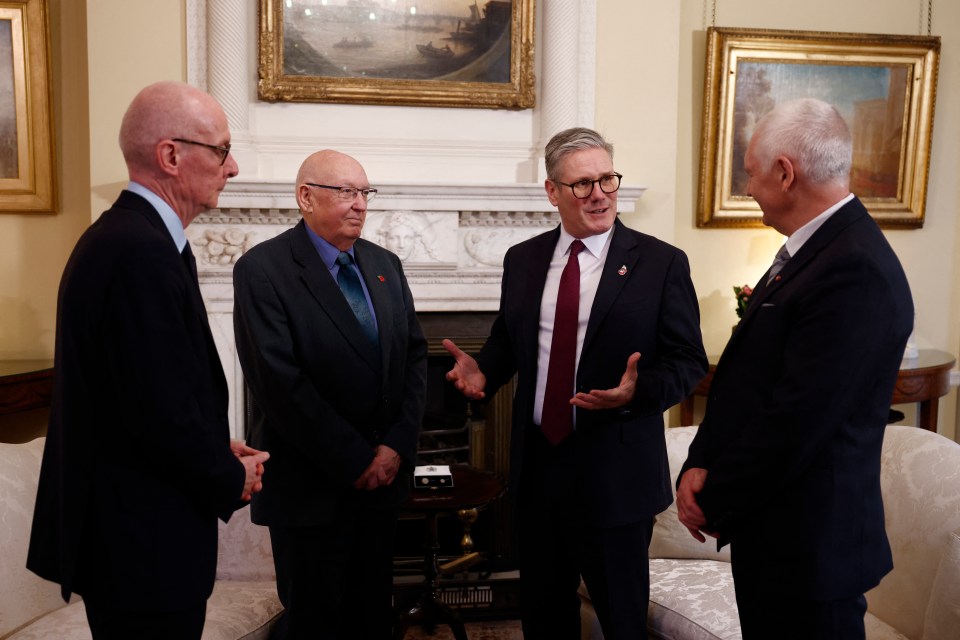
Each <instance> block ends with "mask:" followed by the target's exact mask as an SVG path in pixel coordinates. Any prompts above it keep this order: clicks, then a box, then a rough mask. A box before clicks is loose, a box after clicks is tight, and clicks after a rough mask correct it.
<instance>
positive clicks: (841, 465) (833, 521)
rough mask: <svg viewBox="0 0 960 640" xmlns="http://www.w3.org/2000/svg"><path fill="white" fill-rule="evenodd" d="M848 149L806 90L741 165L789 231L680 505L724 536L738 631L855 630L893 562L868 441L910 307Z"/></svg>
mask: <svg viewBox="0 0 960 640" xmlns="http://www.w3.org/2000/svg"><path fill="white" fill-rule="evenodd" d="M851 158H852V140H851V136H850V132H849V130H848V129H847V126H846V124H845V123H844V121H843V118H842V117H841V116H840V114H839V113H838V112H837V111H836V109H834V108H833V107H831V106H830V105H828V104H825V103H823V102H820V101H818V100H809V99H807V100H799V101H794V102H788V103H784V104H782V105H780V106H778V107H776V108H775V109H774V110H773V111H771V112H770V113H769V114H767V115H766V116H765V117H764V118H762V119H761V120H760V122H759V123H758V124H757V127H756V130H755V133H754V135H753V138H752V139H751V141H750V145H749V147H748V148H747V153H746V156H745V158H744V168H745V169H746V172H747V174H748V176H749V184H748V189H749V193H750V195H751V196H752V197H753V198H754V199H755V200H756V201H757V203H758V204H759V205H760V208H761V209H762V210H763V222H764V224H766V225H768V226H771V227H773V228H774V229H776V230H777V231H779V232H780V233H782V234H783V235H785V236H787V240H786V243H785V244H784V247H783V248H782V249H781V251H780V252H778V255H777V259H776V260H775V262H774V265H773V266H772V267H771V268H770V271H768V272H767V274H765V275H764V276H763V277H762V278H761V280H760V283H759V284H758V285H757V286H756V287H755V288H754V290H753V294H752V295H751V297H750V301H749V304H748V306H747V309H746V312H745V313H744V315H743V319H742V320H741V321H740V324H739V325H738V326H737V328H736V330H735V331H734V333H733V336H732V337H731V338H730V342H729V343H728V344H727V347H726V349H725V350H724V353H723V355H722V356H721V358H720V361H719V363H718V365H717V370H716V373H715V374H714V376H713V381H712V384H711V386H710V395H709V397H708V399H707V408H706V414H705V415H704V419H703V423H702V424H701V425H700V429H699V431H698V433H697V436H696V438H695V439H694V441H693V443H692V444H691V446H690V453H689V457H688V459H687V461H686V463H685V464H684V467H683V470H682V471H681V473H682V476H681V478H680V480H679V483H678V491H677V505H678V510H679V514H680V520H681V522H682V523H683V524H684V525H686V526H687V528H688V529H689V530H690V532H691V533H692V534H693V535H694V536H695V537H697V538H698V539H700V540H701V541H702V540H704V537H703V532H709V533H710V534H713V535H718V536H719V538H720V544H725V543H726V542H730V543H731V553H732V561H733V577H734V581H735V584H736V593H737V605H738V607H739V610H740V621H741V626H742V629H743V637H744V638H746V639H747V640H750V639H752V638H757V639H761V640H762V639H766V638H798V639H799V638H803V639H809V638H817V639H818V640H829V639H831V638H836V639H844V640H849V639H854V638H863V637H864V622H863V616H864V613H865V611H866V601H865V599H864V597H863V594H864V592H865V591H866V590H868V589H870V588H872V587H873V586H875V585H876V584H877V583H878V582H879V581H880V578H882V577H883V576H884V574H886V573H887V572H888V571H889V570H890V569H891V566H892V562H891V556H890V547H889V545H888V543H887V537H886V533H885V532H884V524H883V503H882V501H881V497H880V449H881V445H882V443H883V432H884V428H885V425H886V422H887V417H888V412H889V408H890V398H891V396H892V393H893V386H894V383H895V381H896V378H897V370H898V369H899V365H900V361H901V358H902V357H903V349H904V346H905V345H906V342H907V338H908V337H909V334H910V330H911V327H912V325H913V303H912V300H911V297H910V289H909V287H908V285H907V279H906V277H905V276H904V273H903V269H902V268H901V266H900V262H899V261H898V260H897V257H896V255H894V253H893V250H892V249H891V248H890V245H889V244H888V243H887V241H886V239H885V238H884V237H883V233H881V231H880V229H879V228H878V227H877V225H876V223H875V222H874V221H873V219H872V218H871V217H870V215H869V214H868V213H867V211H866V209H864V207H863V205H862V204H861V203H860V201H859V200H858V199H857V198H856V197H855V196H854V195H853V194H851V193H850V186H849V184H850V183H849V176H850V166H851Z"/></svg>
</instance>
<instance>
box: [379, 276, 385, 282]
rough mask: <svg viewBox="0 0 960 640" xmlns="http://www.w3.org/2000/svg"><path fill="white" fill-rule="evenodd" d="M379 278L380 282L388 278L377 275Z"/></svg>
mask: <svg viewBox="0 0 960 640" xmlns="http://www.w3.org/2000/svg"><path fill="white" fill-rule="evenodd" d="M377 280H379V281H380V282H386V281H387V279H386V278H384V277H383V276H377Z"/></svg>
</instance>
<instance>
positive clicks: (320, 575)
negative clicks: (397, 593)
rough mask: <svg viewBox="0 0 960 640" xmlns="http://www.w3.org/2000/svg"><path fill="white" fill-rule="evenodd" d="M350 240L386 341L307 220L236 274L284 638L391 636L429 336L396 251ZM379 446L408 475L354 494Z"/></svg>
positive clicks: (261, 498)
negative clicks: (335, 271) (368, 329)
mask: <svg viewBox="0 0 960 640" xmlns="http://www.w3.org/2000/svg"><path fill="white" fill-rule="evenodd" d="M353 249H354V256H355V258H356V264H357V267H358V268H359V269H360V272H361V274H362V277H363V279H364V281H365V283H366V285H367V290H368V291H369V292H370V300H371V302H372V304H373V310H374V313H375V315H376V318H377V326H378V330H379V339H380V340H379V341H380V345H379V348H377V347H375V346H374V345H373V343H372V342H371V341H370V339H369V338H368V337H367V336H366V334H364V332H363V329H362V328H361V325H360V323H359V322H358V321H357V318H356V316H354V314H353V311H351V309H350V306H349V304H348V303H347V301H346V299H345V298H344V295H343V293H342V292H341V290H340V288H339V286H338V285H337V282H336V280H334V278H333V277H331V273H330V270H329V269H328V267H327V265H326V264H325V263H324V261H323V260H322V259H321V257H320V255H319V254H318V252H317V249H316V248H315V247H314V246H313V244H311V242H310V238H309V237H308V235H307V229H306V226H305V223H304V222H303V221H302V220H301V221H300V222H299V223H298V224H297V226H295V227H294V228H293V229H289V230H287V231H285V232H284V233H282V234H280V235H279V236H277V237H276V238H274V239H272V240H268V241H266V242H262V243H260V244H259V245H257V246H256V247H254V248H253V249H251V250H250V251H249V252H247V254H246V255H245V256H244V257H243V258H241V259H240V260H239V261H238V262H237V265H236V268H235V269H234V288H235V292H236V300H235V310H234V325H235V329H236V339H237V353H238V355H239V356H240V364H241V365H242V366H243V373H244V376H245V377H246V381H247V384H248V386H249V389H250V393H251V395H250V405H251V417H252V423H251V432H250V439H251V443H252V445H253V446H255V447H264V450H268V451H270V462H269V467H268V469H269V474H270V475H269V482H266V481H265V482H264V486H263V491H262V492H261V493H258V494H256V495H255V496H254V499H253V507H252V509H253V510H252V516H253V521H254V522H256V523H257V524H264V525H269V526H270V535H271V541H272V543H273V548H274V560H275V564H276V566H277V584H278V588H279V591H280V597H281V601H283V602H284V604H285V605H286V607H287V612H288V615H287V616H286V618H285V620H283V621H282V622H281V624H280V625H279V626H280V627H281V631H280V633H279V635H280V636H281V637H283V633H284V632H285V631H284V630H285V629H289V633H290V637H300V636H297V634H304V635H307V637H311V638H320V637H324V638H325V637H336V638H340V637H356V638H381V637H386V636H389V626H390V622H391V621H390V619H389V613H390V587H391V580H392V549H393V538H394V535H393V528H394V527H395V526H396V517H397V512H398V510H399V507H400V505H401V504H402V503H403V501H404V500H405V498H406V497H407V495H408V493H409V489H410V470H411V469H412V467H413V465H414V463H415V460H416V452H417V440H418V436H419V433H420V425H421V422H422V420H423V411H424V401H425V392H426V362H427V342H426V339H425V338H424V336H423V332H422V331H421V329H420V324H419V322H418V320H417V316H416V310H415V308H414V304H413V298H412V296H411V294H410V289H409V287H408V286H407V282H406V278H405V277H404V274H403V268H402V266H401V264H400V259H399V258H397V256H395V255H394V254H392V253H390V252H389V251H387V250H386V249H383V248H381V247H379V246H377V245H375V244H373V243H371V242H368V241H366V240H363V239H358V240H357V241H356V243H355V244H354V245H353ZM380 444H383V445H386V446H388V447H390V448H392V449H393V450H394V451H396V452H397V453H399V454H400V457H401V459H402V461H403V464H402V467H401V471H400V473H398V475H397V477H396V478H395V480H394V482H393V484H391V485H390V486H386V487H379V488H377V489H375V490H373V491H362V490H357V489H354V487H353V483H354V481H355V480H357V479H358V478H359V477H360V475H361V474H362V473H363V471H364V470H365V469H366V468H367V467H368V466H369V465H370V463H371V462H372V461H373V459H374V450H375V448H376V447H377V446H378V445H380ZM301 598H302V600H301ZM381 605H382V606H381ZM341 627H343V628H341ZM324 634H330V635H329V636H328V635H324Z"/></svg>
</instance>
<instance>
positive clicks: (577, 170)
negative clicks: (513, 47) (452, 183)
mask: <svg viewBox="0 0 960 640" xmlns="http://www.w3.org/2000/svg"><path fill="white" fill-rule="evenodd" d="M545 154H546V167H547V180H546V182H545V183H544V188H545V189H546V192H547V198H549V200H550V203H551V204H553V205H554V206H555V207H557V209H558V210H559V212H560V225H559V226H558V227H557V228H556V229H553V230H552V231H548V232H547V233H544V234H542V235H539V236H537V237H535V238H532V239H530V240H527V241H525V242H522V243H520V244H518V245H516V246H514V247H512V248H511V249H510V250H509V251H507V254H506V257H505V258H504V263H503V284H502V293H501V298H500V311H499V314H498V316H497V318H496V320H495V321H494V324H493V327H492V329H491V332H490V336H489V338H488V339H487V341H486V344H485V345H484V346H483V348H482V349H481V350H480V353H479V354H477V356H476V359H474V358H472V357H470V356H469V355H467V354H465V353H464V352H463V351H461V350H460V349H458V348H457V347H456V345H454V344H453V343H452V342H450V341H449V340H447V341H444V345H445V346H446V347H447V349H448V350H449V351H450V353H451V354H452V355H453V356H454V358H455V364H454V367H453V369H451V370H450V372H449V373H448V374H447V379H448V380H450V381H452V382H453V383H454V385H455V386H456V388H457V389H459V390H460V391H461V392H462V393H463V394H464V395H466V396H467V397H468V398H472V399H481V398H484V397H492V395H493V394H494V393H495V392H496V390H497V389H498V388H499V387H501V386H502V385H503V384H505V383H507V382H509V381H510V380H511V378H513V376H514V374H517V376H518V377H517V391H516V395H515V397H514V405H513V433H512V437H511V455H510V487H511V493H512V495H513V498H514V500H515V503H516V507H517V518H518V523H519V538H520V539H519V542H520V547H519V549H520V588H521V599H520V607H521V616H522V620H523V633H524V638H526V639H527V640H536V639H542V640H564V639H569V640H575V639H578V638H579V637H580V599H579V597H578V596H577V589H578V588H579V586H580V578H581V576H582V577H583V580H584V582H585V583H586V585H587V588H588V589H589V591H590V597H591V599H592V601H593V603H594V606H595V608H596V611H597V615H598V617H599V619H600V625H601V627H602V628H603V633H604V637H605V638H607V640H617V639H630V640H636V639H638V638H646V637H647V626H646V618H647V603H648V599H649V576H648V560H647V547H648V545H649V542H650V537H651V534H652V531H653V521H654V516H655V515H656V514H657V513H659V512H661V511H663V510H664V509H666V508H667V506H668V505H669V504H670V502H671V501H672V499H673V495H672V492H671V489H670V478H669V466H668V463H667V453H666V445H665V442H664V428H663V412H664V411H665V410H666V409H668V408H669V407H671V406H673V405H674V404H676V403H677V402H679V401H680V400H682V399H683V398H685V397H686V396H687V395H688V394H689V393H690V391H691V390H692V389H693V387H694V386H695V385H696V384H697V383H698V382H699V381H700V379H701V378H702V377H703V375H704V373H706V370H707V359H706V356H705V355H704V351H703V344H702V341H701V337H700V312H699V308H698V306H697V296H696V293H695V292H694V289H693V284H692V283H691V281H690V268H689V265H688V263H687V258H686V256H685V255H684V254H683V252H682V251H680V250H679V249H677V248H675V247H673V246H670V245H668V244H666V243H665V242H661V241H660V240H657V239H656V238H653V237H651V236H649V235H646V234H643V233H640V232H638V231H634V230H632V229H629V228H627V227H626V226H624V225H623V224H622V223H621V222H620V221H619V220H618V219H617V190H618V189H619V188H620V178H621V176H620V174H619V173H617V172H616V171H615V170H614V167H613V146H612V145H611V144H610V143H608V142H607V141H606V140H604V139H603V138H602V137H601V136H600V135H599V134H598V133H597V132H595V131H592V130H590V129H584V128H573V129H567V130H565V131H561V132H560V133H558V134H557V135H555V136H554V137H553V138H552V139H551V140H550V142H549V143H548V144H547V146H546V150H545Z"/></svg>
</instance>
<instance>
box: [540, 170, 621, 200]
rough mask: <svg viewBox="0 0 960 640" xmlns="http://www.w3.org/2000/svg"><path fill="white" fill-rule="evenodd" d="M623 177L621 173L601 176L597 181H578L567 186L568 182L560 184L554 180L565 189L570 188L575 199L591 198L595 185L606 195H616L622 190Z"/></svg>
mask: <svg viewBox="0 0 960 640" xmlns="http://www.w3.org/2000/svg"><path fill="white" fill-rule="evenodd" d="M622 177H623V176H622V175H620V174H619V173H611V174H609V175H605V176H600V177H599V178H597V179H596V180H577V181H576V182H571V183H570V184H567V183H566V182H560V181H559V180H554V182H556V183H557V184H562V185H563V186H565V187H570V190H571V191H573V197H574V198H580V199H581V200H582V199H584V198H589V197H590V194H591V193H593V185H595V184H599V185H600V191H603V192H604V193H614V192H615V191H616V190H617V189H619V188H620V178H622Z"/></svg>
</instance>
